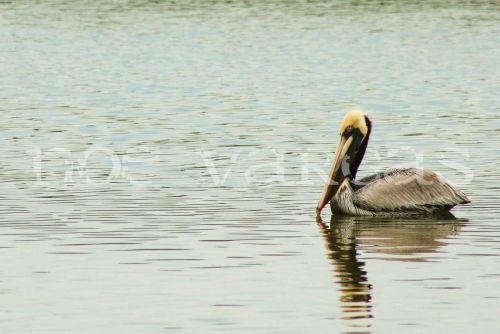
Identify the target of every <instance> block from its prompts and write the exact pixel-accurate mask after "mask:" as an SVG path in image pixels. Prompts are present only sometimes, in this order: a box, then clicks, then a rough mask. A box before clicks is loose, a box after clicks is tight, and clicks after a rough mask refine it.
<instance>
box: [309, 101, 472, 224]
mask: <svg viewBox="0 0 500 334" xmlns="http://www.w3.org/2000/svg"><path fill="white" fill-rule="evenodd" d="M371 129H372V122H371V121H370V119H369V118H368V116H366V115H365V114H363V113H362V112H361V111H358V110H353V111H350V112H348V113H347V114H346V115H345V117H344V120H343V121H342V123H341V125H340V138H339V142H338V144H337V149H336V151H335V156H334V158H333V162H332V166H331V168H330V172H329V173H328V179H327V183H326V184H325V187H324V190H323V194H322V196H321V198H320V200H319V203H318V206H317V208H316V212H317V213H318V214H319V213H320V212H321V210H322V209H323V208H324V207H325V205H326V204H327V203H328V202H330V207H331V209H332V212H333V213H337V214H344V215H354V216H378V215H425V214H440V213H444V212H448V211H449V210H450V209H451V208H452V207H454V206H455V205H457V204H464V203H469V202H470V200H469V199H468V198H467V196H466V195H465V194H464V193H463V192H461V191H460V190H457V189H455V188H454V187H453V186H451V185H450V184H449V183H447V182H446V181H445V180H443V179H442V178H441V177H439V176H438V175H437V174H436V173H434V172H432V171H429V170H423V169H416V168H406V169H392V170H388V171H387V172H385V173H380V174H375V175H372V176H368V177H365V178H363V179H361V180H356V173H357V171H358V168H359V165H360V164H361V160H363V156H364V155H365V151H366V147H367V145H368V139H369V137H370V132H371Z"/></svg>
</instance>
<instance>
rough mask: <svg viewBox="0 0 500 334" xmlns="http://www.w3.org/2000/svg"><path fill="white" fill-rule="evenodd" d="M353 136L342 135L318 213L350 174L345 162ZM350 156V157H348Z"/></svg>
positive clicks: (319, 203) (317, 208)
mask: <svg viewBox="0 0 500 334" xmlns="http://www.w3.org/2000/svg"><path fill="white" fill-rule="evenodd" d="M352 141H353V137H352V136H350V137H348V138H345V137H343V136H340V138H339V143H338V144H337V149H336V150H335V156H334V157H333V162H332V166H331V167H330V171H329V173H328V179H327V182H326V184H325V187H324V188H323V194H322V195H321V198H320V200H319V202H318V206H317V207H316V213H318V214H319V213H321V210H323V208H324V207H325V205H326V204H327V203H328V202H329V201H330V200H331V199H332V197H333V196H334V195H335V193H336V192H337V191H338V189H339V186H340V184H341V183H342V181H343V180H344V179H345V177H347V176H348V175H349V165H348V164H347V162H346V163H344V161H346V159H345V158H346V154H347V152H348V151H349V149H350V148H351V145H352ZM347 158H349V157H347Z"/></svg>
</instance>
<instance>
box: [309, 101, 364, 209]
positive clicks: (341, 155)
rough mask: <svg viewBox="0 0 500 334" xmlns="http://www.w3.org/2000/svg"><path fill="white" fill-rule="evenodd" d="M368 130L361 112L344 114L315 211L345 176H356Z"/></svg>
mask: <svg viewBox="0 0 500 334" xmlns="http://www.w3.org/2000/svg"><path fill="white" fill-rule="evenodd" d="M370 131H371V121H370V119H369V118H368V116H366V115H365V114H364V113H363V112H361V111H359V110H352V111H349V112H348V113H347V114H346V115H345V116H344V119H343V120H342V123H341V124H340V132H339V134H340V138H339V142H338V144H337V149H336V150H335V156H334V158H333V162H332V166H331V167H330V172H329V173H328V179H327V182H326V184H325V188H324V189H323V195H322V196H321V198H320V200H319V203H318V206H317V208H316V210H317V212H321V210H322V209H323V208H324V207H325V205H326V204H327V203H328V202H329V201H330V199H331V198H332V197H333V196H334V195H335V194H336V193H337V191H338V189H339V186H340V185H341V184H342V182H343V181H344V180H345V179H346V178H351V179H354V177H355V176H356V172H357V171H358V167H359V164H360V163H361V160H362V159H363V156H364V154H365V150H366V145H367V144H368V137H369V136H370Z"/></svg>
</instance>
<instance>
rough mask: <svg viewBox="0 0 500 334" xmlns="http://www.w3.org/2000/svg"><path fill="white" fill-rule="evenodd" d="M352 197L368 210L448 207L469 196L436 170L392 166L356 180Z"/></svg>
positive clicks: (463, 201) (416, 209)
mask: <svg viewBox="0 0 500 334" xmlns="http://www.w3.org/2000/svg"><path fill="white" fill-rule="evenodd" d="M357 184H358V187H359V188H358V189H357V190H356V191H355V196H354V198H353V201H354V203H355V204H357V205H358V206H359V207H360V208H363V209H366V210H370V211H434V210H440V209H446V210H449V209H450V208H451V207H453V206H455V205H457V204H463V203H469V202H470V200H469V199H468V198H467V196H466V195H465V194H464V193H463V192H461V191H460V190H457V189H455V188H454V187H453V186H451V185H450V184H449V183H447V182H446V181H445V180H443V179H442V178H441V177H439V176H438V175H437V174H436V173H434V172H432V171H428V170H423V169H415V168H409V169H395V170H390V171H388V172H386V173H384V174H381V175H377V176H371V177H368V178H365V179H361V180H359V181H357Z"/></svg>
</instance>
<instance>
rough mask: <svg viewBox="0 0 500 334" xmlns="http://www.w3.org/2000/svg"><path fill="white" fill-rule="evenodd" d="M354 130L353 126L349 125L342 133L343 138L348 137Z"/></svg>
mask: <svg viewBox="0 0 500 334" xmlns="http://www.w3.org/2000/svg"><path fill="white" fill-rule="evenodd" d="M353 132H354V127H353V126H352V125H349V126H348V127H347V128H346V129H345V130H344V133H343V134H342V135H343V136H344V137H345V138H349V137H350V136H351V135H352V134H353Z"/></svg>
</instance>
